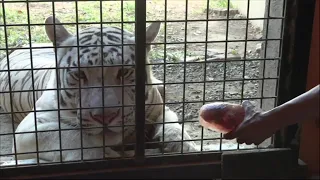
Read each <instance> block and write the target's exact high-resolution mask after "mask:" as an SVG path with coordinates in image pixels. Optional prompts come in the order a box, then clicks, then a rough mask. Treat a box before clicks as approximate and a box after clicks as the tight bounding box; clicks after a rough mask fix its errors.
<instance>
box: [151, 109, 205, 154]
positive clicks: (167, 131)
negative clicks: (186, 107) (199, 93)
mask: <svg viewBox="0 0 320 180" xmlns="http://www.w3.org/2000/svg"><path fill="white" fill-rule="evenodd" d="M165 108H166V109H165V117H164V123H165V125H164V128H163V125H162V124H159V125H157V126H156V131H155V136H154V138H160V140H161V141H164V151H165V152H181V150H182V146H183V152H195V151H199V148H197V146H196V144H195V143H194V142H193V141H190V140H192V138H191V137H190V135H189V134H188V133H187V131H186V130H184V131H183V132H182V126H181V125H180V124H179V123H178V116H177V115H176V114H175V113H174V112H173V111H171V110H170V109H169V108H168V107H165ZM157 122H162V116H160V117H159V118H158V121H157ZM167 122H171V123H167ZM172 122H176V123H172ZM163 132H164V133H163ZM182 133H183V139H182ZM163 134H164V137H163ZM170 141H174V142H170ZM181 141H183V143H182V142H181Z"/></svg>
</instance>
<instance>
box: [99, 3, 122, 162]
mask: <svg viewBox="0 0 320 180" xmlns="http://www.w3.org/2000/svg"><path fill="white" fill-rule="evenodd" d="M102 2H103V1H102V0H100V35H101V37H100V38H101V39H100V42H101V44H100V50H101V51H100V58H101V77H102V81H101V82H102V84H101V86H102V117H103V121H102V131H103V136H102V141H103V142H102V147H103V149H102V151H103V157H102V159H105V154H106V148H105V145H106V143H105V138H106V137H105V129H106V128H105V121H104V117H105V115H104V114H105V113H104V108H105V107H104V88H105V87H104V68H103V66H104V59H103V57H104V56H103V47H104V42H103V26H102V24H103V23H102V22H103V17H102V6H103V3H102ZM122 97H123V96H122Z"/></svg>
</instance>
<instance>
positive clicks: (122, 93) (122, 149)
mask: <svg viewBox="0 0 320 180" xmlns="http://www.w3.org/2000/svg"><path fill="white" fill-rule="evenodd" d="M123 47H124V45H123V0H121V59H122V63H121V65H122V66H121V69H122V72H123V70H124V66H123V64H124V57H123V52H124V51H123ZM121 75H122V79H124V74H123V73H122V74H121ZM121 83H122V88H121V95H122V102H121V104H122V107H121V108H122V113H121V117H122V123H121V125H122V148H121V151H122V154H124V126H125V124H124V98H123V97H124V81H123V80H122V81H121Z"/></svg>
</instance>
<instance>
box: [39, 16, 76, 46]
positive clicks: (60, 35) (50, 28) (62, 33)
mask: <svg viewBox="0 0 320 180" xmlns="http://www.w3.org/2000/svg"><path fill="white" fill-rule="evenodd" d="M53 23H54V24H55V25H52V24H53ZM58 23H61V22H60V21H59V19H57V18H55V22H53V17H52V16H49V17H48V18H47V19H46V21H45V24H46V25H45V29H46V33H47V36H48V38H49V39H50V41H51V42H52V43H53V45H54V46H59V45H60V44H61V43H62V42H63V41H65V40H66V39H68V38H69V37H70V36H72V35H71V34H70V33H69V32H68V31H67V29H66V28H64V27H63V25H61V24H58ZM54 27H55V29H56V34H54Z"/></svg>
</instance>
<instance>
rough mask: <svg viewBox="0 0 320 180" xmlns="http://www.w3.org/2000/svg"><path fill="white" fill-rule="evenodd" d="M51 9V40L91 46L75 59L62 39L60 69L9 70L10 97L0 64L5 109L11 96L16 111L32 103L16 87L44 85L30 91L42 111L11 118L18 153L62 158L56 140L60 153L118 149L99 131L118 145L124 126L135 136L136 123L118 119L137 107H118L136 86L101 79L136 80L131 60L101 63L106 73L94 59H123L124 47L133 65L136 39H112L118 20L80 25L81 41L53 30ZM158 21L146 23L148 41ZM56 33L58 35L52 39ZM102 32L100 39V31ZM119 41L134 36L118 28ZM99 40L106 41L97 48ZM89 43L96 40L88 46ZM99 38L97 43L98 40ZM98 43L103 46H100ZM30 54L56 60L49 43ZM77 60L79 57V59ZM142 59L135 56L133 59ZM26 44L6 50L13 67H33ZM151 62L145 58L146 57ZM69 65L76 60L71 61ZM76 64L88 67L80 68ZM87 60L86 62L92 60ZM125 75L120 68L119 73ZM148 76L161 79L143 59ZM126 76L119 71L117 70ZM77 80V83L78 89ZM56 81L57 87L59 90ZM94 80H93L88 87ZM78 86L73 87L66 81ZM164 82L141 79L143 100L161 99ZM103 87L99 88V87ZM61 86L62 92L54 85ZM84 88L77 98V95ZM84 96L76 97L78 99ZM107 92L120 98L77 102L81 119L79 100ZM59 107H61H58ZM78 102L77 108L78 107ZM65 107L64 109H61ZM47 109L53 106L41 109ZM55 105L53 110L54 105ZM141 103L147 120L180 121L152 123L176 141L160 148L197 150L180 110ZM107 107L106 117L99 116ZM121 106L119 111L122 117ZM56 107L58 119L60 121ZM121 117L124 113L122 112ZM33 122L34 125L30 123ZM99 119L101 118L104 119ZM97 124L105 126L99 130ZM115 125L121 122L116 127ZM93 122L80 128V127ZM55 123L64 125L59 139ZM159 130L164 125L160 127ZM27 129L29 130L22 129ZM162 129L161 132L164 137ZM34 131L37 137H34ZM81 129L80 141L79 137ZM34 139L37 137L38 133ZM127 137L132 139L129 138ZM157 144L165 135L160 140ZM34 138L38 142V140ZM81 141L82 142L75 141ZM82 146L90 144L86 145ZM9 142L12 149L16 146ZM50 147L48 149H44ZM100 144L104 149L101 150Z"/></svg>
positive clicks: (45, 63) (67, 156)
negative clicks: (101, 25)
mask: <svg viewBox="0 0 320 180" xmlns="http://www.w3.org/2000/svg"><path fill="white" fill-rule="evenodd" d="M55 22H56V23H60V21H59V20H58V19H55ZM50 24H53V17H51V16H50V17H48V18H47V19H46V26H45V29H46V33H47V35H48V37H49V39H50V40H51V41H52V42H53V43H54V42H55V40H56V45H57V46H60V47H61V46H77V45H78V43H79V45H80V46H90V45H91V47H79V59H78V55H77V54H78V48H77V47H65V48H57V53H56V55H57V61H58V65H57V66H58V67H64V69H60V70H58V72H57V71H56V70H54V69H52V70H51V69H50V70H40V69H37V70H34V71H33V72H34V75H33V76H34V77H33V78H32V74H31V71H30V70H25V71H11V74H10V77H11V91H20V92H16V93H12V100H11V101H10V93H9V91H10V86H9V81H8V73H7V72H3V71H2V72H1V71H0V90H1V91H2V92H8V93H5V94H2V93H1V96H0V103H1V104H0V105H1V107H2V108H3V109H4V110H5V111H7V112H11V103H12V106H13V112H19V111H20V112H22V111H31V110H33V109H34V103H33V94H32V93H33V92H21V91H23V90H32V89H33V86H32V84H33V82H32V81H33V79H34V89H36V90H41V89H43V91H35V92H34V93H35V99H36V103H35V108H36V110H37V111H39V110H41V112H37V113H36V117H35V114H34V113H33V112H30V113H21V114H17V115H15V116H14V118H15V121H17V122H19V123H20V124H19V125H18V127H17V129H16V133H22V134H16V135H15V141H16V142H15V143H16V151H17V153H27V152H30V154H20V155H18V156H17V158H18V159H30V158H36V157H37V154H36V153H31V152H37V151H45V152H42V153H39V158H40V159H42V160H45V161H60V160H61V159H60V151H59V150H60V145H61V148H62V149H65V150H63V151H62V155H61V157H62V161H69V160H72V161H73V160H80V159H81V155H82V152H81V150H80V147H81V146H82V147H84V149H83V159H100V158H103V157H104V156H105V157H119V156H120V153H119V152H118V151H115V150H113V149H112V148H110V147H106V148H105V149H104V150H105V151H103V148H101V147H102V146H103V139H104V143H105V145H106V146H110V145H121V144H122V143H124V142H122V132H123V131H124V132H123V133H124V137H123V139H124V141H125V143H127V142H128V141H132V139H133V142H134V138H132V137H134V136H135V127H134V126H125V127H123V129H122V127H119V126H121V125H122V122H123V123H124V124H125V125H129V124H131V125H134V124H135V121H134V119H135V118H134V108H133V107H124V111H123V112H122V108H121V107H120V106H121V105H122V101H123V102H124V104H125V105H130V104H131V105H132V104H134V103H135V96H134V94H135V90H134V86H125V87H124V88H123V89H124V90H123V91H124V93H123V96H122V87H120V86H119V87H111V88H105V89H104V90H102V88H101V87H97V86H101V85H102V80H103V83H104V86H108V85H109V86H110V85H121V84H122V82H123V83H124V84H134V82H135V75H134V71H135V69H134V67H132V66H124V69H123V70H122V69H121V66H120V67H119V66H115V67H103V75H104V77H103V79H102V72H101V71H102V68H101V67H94V66H101V65H102V63H103V65H121V64H122V55H123V57H124V64H126V65H130V64H132V65H133V64H134V63H135V56H134V55H135V47H134V46H133V45H127V46H124V47H123V54H122V50H121V46H117V45H115V44H121V42H122V41H121V31H122V30H121V29H119V28H116V27H104V28H103V29H102V35H101V29H100V28H98V27H90V28H86V29H83V30H82V31H80V32H79V36H78V37H79V41H77V36H76V35H71V34H70V33H69V32H68V31H67V30H66V29H65V28H64V27H63V26H62V25H55V27H56V36H54V30H53V28H54V26H53V25H50ZM160 25H161V24H160V23H153V24H151V25H150V26H149V27H148V28H147V30H146V40H147V43H151V42H153V40H154V39H155V38H156V36H157V34H158V32H159V29H160ZM54 37H56V39H54ZM101 37H102V39H101ZM123 42H124V43H130V44H134V42H135V37H134V34H133V33H131V32H128V31H126V30H123ZM101 43H103V45H112V46H104V47H103V49H101V46H100V45H101ZM92 45H96V46H95V47H92ZM97 45H98V46H97ZM101 50H102V51H103V54H102V53H101V52H102V51H101ZM149 51H150V46H148V47H147V53H148V52H149ZM32 57H33V58H32V62H33V68H50V67H51V68H54V67H56V65H55V53H54V51H53V50H52V49H33V50H32ZM78 60H79V62H80V65H79V64H78ZM137 60H139V59H137ZM30 62H31V61H30V50H16V51H14V52H13V53H12V54H10V55H9V63H10V70H14V69H30V68H31V66H30V65H31V63H30ZM147 63H148V59H147ZM72 67H73V68H72ZM78 67H85V68H81V69H80V73H79V72H78V69H79V68H78ZM89 67H90V68H89ZM0 68H1V70H6V69H7V58H4V59H3V60H2V61H1V62H0ZM121 75H123V76H121ZM146 75H147V78H146V79H147V80H146V83H159V82H161V81H159V80H157V79H156V78H154V76H153V75H152V72H151V68H150V66H147V67H146ZM122 77H124V78H122ZM79 83H80V84H81V87H82V88H86V89H82V90H81V92H79V89H78V87H79ZM57 85H58V87H59V88H62V89H60V90H56V88H57ZM92 86H95V87H96V88H88V87H92ZM65 88H75V89H65ZM161 89H162V87H161V86H155V85H152V86H146V89H145V90H146V97H145V98H146V99H145V102H146V104H154V103H162V98H161V95H160V92H159V90H160V91H161ZM102 91H104V96H103V95H102ZM58 92H59V93H58ZM80 96H81V98H79V97H80ZM80 99H81V101H80ZM103 100H104V107H112V106H119V107H113V108H105V109H99V108H96V109H82V110H81V119H82V122H80V110H79V107H80V103H81V107H82V108H93V107H101V106H102V102H103ZM58 108H60V109H61V110H60V111H59V113H58ZM77 108H78V109H77ZM63 109H65V110H63ZM44 110H50V111H44ZM52 110H56V111H52ZM145 110H146V122H150V123H152V122H163V119H164V121H165V122H177V123H169V124H166V125H164V129H163V125H162V124H157V125H155V126H154V129H155V132H154V134H153V135H154V136H153V139H160V140H161V141H163V140H164V141H176V142H169V143H164V150H165V151H166V152H179V151H181V148H182V145H183V151H184V152H190V151H198V148H197V147H196V145H195V143H194V142H192V141H185V142H183V143H181V142H177V141H179V140H180V141H181V137H182V127H181V125H180V124H179V123H178V117H177V115H176V114H175V113H174V112H173V111H171V110H170V109H169V108H168V107H165V117H164V118H163V106H162V105H148V106H146V108H145ZM103 111H104V115H105V116H104V117H103ZM122 113H123V114H124V117H123V118H122ZM59 114H60V121H59V118H58V117H59ZM122 119H123V120H122ZM35 123H36V125H35ZM103 123H104V125H103ZM102 126H104V127H106V126H108V127H107V128H106V129H105V134H104V137H103V131H102V128H101V127H102ZM114 126H118V127H114ZM80 127H82V128H90V129H82V133H81V130H79V128H80ZM94 127H100V128H99V129H93V128H94ZM59 129H61V142H60V134H59V131H58V130H59ZM35 130H37V131H48V130H50V132H38V133H37V134H35V133H34V131H35ZM163 131H164V132H163ZM26 132H29V133H27V134H24V133H26ZM183 133H184V134H183V136H184V138H183V139H184V140H191V137H190V136H189V135H188V133H187V132H186V131H184V132H183ZM163 134H164V135H165V137H163ZM36 135H37V137H36ZM81 137H82V142H81ZM36 138H37V139H38V141H37V140H36ZM128 139H131V140H128ZM160 144H162V143H160ZM37 145H38V148H37ZM90 147H100V148H95V149H88V148H90ZM78 148H79V149H78ZM86 148H87V149H86ZM14 150H15V149H14V147H13V152H14ZM52 150H55V151H53V152H49V151H52ZM103 152H105V154H104V155H103Z"/></svg>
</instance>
